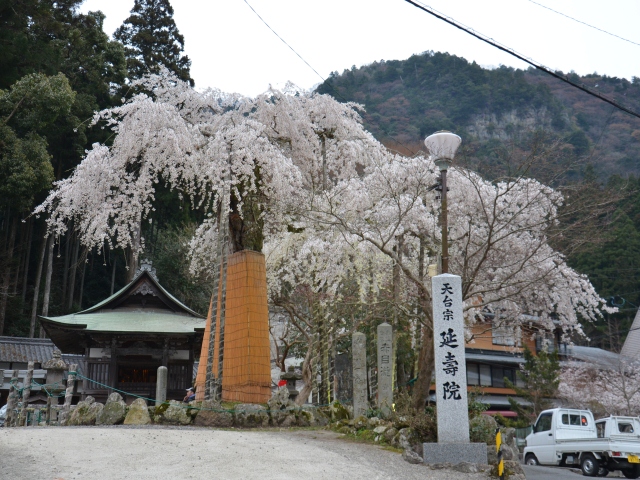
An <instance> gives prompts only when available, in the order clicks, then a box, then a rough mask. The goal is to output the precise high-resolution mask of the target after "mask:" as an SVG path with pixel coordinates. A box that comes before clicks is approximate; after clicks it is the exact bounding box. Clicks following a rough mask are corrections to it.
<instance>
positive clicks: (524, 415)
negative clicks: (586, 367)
mask: <svg viewBox="0 0 640 480" xmlns="http://www.w3.org/2000/svg"><path fill="white" fill-rule="evenodd" d="M559 373H560V362H559V361H558V354H557V353H556V352H555V351H554V352H553V353H547V352H546V351H544V350H541V351H540V352H539V353H538V355H537V356H535V355H534V354H533V353H532V352H531V350H529V349H528V348H526V347H525V349H524V365H523V368H522V370H520V371H518V372H516V375H517V376H518V379H519V380H521V382H522V386H520V385H517V384H516V385H514V384H513V383H512V382H511V381H509V379H508V378H506V377H505V379H504V383H505V386H506V387H507V388H511V389H513V390H515V392H516V395H518V396H520V397H522V398H523V399H524V400H525V401H527V402H528V403H529V404H530V405H528V406H527V405H521V404H519V403H517V402H516V401H515V400H514V399H512V398H509V403H510V404H511V409H512V410H513V411H515V412H516V413H517V414H518V420H522V421H524V420H527V421H528V423H527V425H530V424H531V423H532V422H533V421H534V420H535V419H536V417H537V416H538V414H539V413H540V412H541V411H543V410H545V409H547V408H550V407H551V402H550V400H551V399H552V398H554V397H555V395H556V392H557V391H558V386H559V385H560V379H559V377H558V375H559Z"/></svg>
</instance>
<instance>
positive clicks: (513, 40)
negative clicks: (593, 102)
mask: <svg viewBox="0 0 640 480" xmlns="http://www.w3.org/2000/svg"><path fill="white" fill-rule="evenodd" d="M247 1H248V2H249V4H250V5H251V6H252V7H253V8H254V9H255V10H256V12H257V13H258V14H260V16H261V17H262V18H263V19H264V20H265V21H266V22H267V23H268V24H269V25H270V26H271V28H273V30H275V31H276V32H277V33H278V35H280V36H281V37H282V38H283V39H284V40H285V41H286V42H287V43H288V44H289V45H291V47H293V49H295V50H296V51H297V52H298V54H300V56H302V58H304V59H305V60H306V61H307V62H308V63H309V64H310V65H311V66H312V67H313V68H314V69H315V70H316V71H317V72H318V73H319V74H320V75H321V76H322V77H327V76H328V75H329V73H330V72H332V71H338V72H342V71H343V70H344V69H345V68H351V66H352V65H355V66H357V67H359V66H362V65H366V64H369V63H372V62H374V61H376V60H378V61H379V60H381V59H384V60H402V59H406V58H408V57H410V56H411V55H412V54H414V53H421V52H424V51H427V50H434V51H441V52H449V53H451V54H455V55H458V56H460V57H464V58H466V59H467V60H469V61H476V62H477V63H479V64H481V65H483V66H487V67H488V66H494V67H495V66H499V65H509V66H513V67H518V68H526V67H527V65H526V64H524V63H523V62H521V61H519V60H517V59H515V58H513V57H511V56H509V55H507V54H506V53H503V52H501V51H499V50H497V49H496V48H493V47H491V46H489V45H487V44H485V43H483V42H481V41H479V40H477V39H475V38H473V37H471V36H470V35H468V34H466V33H464V32H462V31H460V30H458V29H456V28H454V27H452V26H451V25H448V24H446V23H445V22H443V21H441V20H438V19H436V18H435V17H432V16H431V15H428V14H427V13H424V12H422V11H420V10H418V9H417V8H416V7H414V6H412V5H410V4H408V3H406V2H405V1H404V0H323V1H315V2H312V1H305V0H247ZM423 1H424V3H425V4H426V5H429V6H430V7H432V8H434V9H436V10H438V11H439V12H442V13H444V14H446V15H448V16H449V17H452V18H454V19H455V20H457V21H458V22H461V23H463V24H465V25H466V26H468V27H471V28H473V29H474V30H476V31H478V32H480V33H483V34H484V35H486V36H488V37H491V38H493V39H495V40H496V41H498V42H500V43H502V44H504V45H506V46H508V47H510V48H512V49H514V50H516V51H518V52H519V53H521V54H523V55H524V56H526V57H529V58H532V59H534V60H535V61H537V62H539V63H542V64H543V65H545V66H547V67H549V68H552V69H554V70H562V71H564V72H569V71H571V70H573V71H575V72H577V73H579V74H588V73H593V72H598V73H601V74H606V75H609V76H617V77H625V78H627V79H629V80H631V78H632V77H633V76H637V77H640V45H637V44H640V28H639V27H638V21H639V20H640V1H638V0H610V1H608V2H602V1H596V0H553V1H552V0H536V2H537V3H538V4H542V5H545V6H547V7H550V8H553V9H554V10H557V11H559V12H562V13H564V14H565V15H569V16H571V17H574V18H576V19H578V20H581V21H582V22H585V23H589V24H591V25H593V26H595V27H598V28H600V29H602V30H606V31H608V32H610V33H613V34H615V35H618V36H620V37H624V38H625V39H627V40H631V41H632V42H635V43H636V44H633V43H630V42H628V41H624V40H621V39H619V38H615V37H613V36H611V35H608V34H606V33H602V32H600V31H598V30H594V29H593V28H590V27H587V26H585V25H582V24H580V23H577V22H575V21H573V20H570V19H568V18H566V17H564V16H562V15H559V14H557V13H554V12H551V11H549V10H547V9H545V8H543V7H541V6H539V5H538V4H536V3H534V2H533V1H531V0H485V1H478V0H423ZM133 3H134V0H87V1H86V2H85V3H84V4H83V6H82V11H84V12H87V11H90V10H101V11H102V12H103V13H104V14H105V15H106V17H107V18H106V20H105V31H106V32H107V33H108V34H109V35H111V34H112V33H113V31H114V30H115V29H116V28H117V27H118V26H120V25H121V24H122V22H123V20H124V19H125V18H126V17H127V16H128V15H129V11H130V10H131V8H132V7H133ZM171 4H172V5H173V8H174V10H175V14H174V19H175V22H176V24H177V26H178V29H179V31H180V33H182V35H184V38H185V52H186V54H187V55H189V57H190V58H191V62H192V63H191V76H192V77H193V79H194V80H195V82H196V88H205V87H217V88H219V89H221V90H223V91H226V92H238V93H242V94H245V95H250V96H253V95H256V94H258V93H261V92H263V91H264V90H266V89H267V88H268V87H269V85H273V86H275V87H281V86H283V85H284V83H285V82H286V81H288V80H290V81H292V82H293V83H295V84H296V85H298V86H300V87H302V88H312V87H313V86H314V85H316V84H318V83H319V82H321V81H322V80H321V79H320V77H318V75H317V74H316V73H315V72H314V71H313V70H312V69H311V68H309V67H308V66H307V65H306V64H305V63H304V62H303V61H302V60H301V59H300V58H299V57H298V56H296V54H295V53H293V52H292V51H291V50H290V49H289V48H288V47H287V46H286V45H285V44H283V43H282V41H281V40H279V39H278V38H277V37H276V36H275V35H274V34H273V32H271V31H270V30H269V29H268V28H267V27H266V26H265V25H264V23H262V22H261V21H260V19H259V18H258V17H257V16H256V14H255V13H254V12H253V11H252V10H251V9H250V8H249V6H248V5H247V3H246V2H245V1H244V0H172V1H171Z"/></svg>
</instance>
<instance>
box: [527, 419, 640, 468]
mask: <svg viewBox="0 0 640 480" xmlns="http://www.w3.org/2000/svg"><path fill="white" fill-rule="evenodd" d="M598 424H599V425H598V426H596V422H595V421H594V419H593V414H592V413H591V412H590V411H589V410H573V409H567V408H554V409H551V410H545V411H544V412H542V413H541V414H540V415H539V416H538V419H537V420H536V423H535V425H534V427H533V432H532V433H531V434H530V435H528V436H527V446H526V448H525V449H524V461H525V463H526V464H527V465H550V466H552V465H557V466H562V467H564V466H569V465H580V468H581V469H582V473H583V475H585V476H587V477H595V476H606V475H607V474H608V473H609V472H610V471H614V470H619V471H621V472H622V474H623V475H624V476H625V477H626V478H638V477H640V437H638V435H637V434H636V433H635V432H637V431H638V430H639V429H640V423H638V419H634V418H632V417H609V418H606V419H602V420H599V421H598ZM607 435H608V436H607Z"/></svg>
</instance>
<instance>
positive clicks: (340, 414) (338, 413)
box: [329, 402, 349, 422]
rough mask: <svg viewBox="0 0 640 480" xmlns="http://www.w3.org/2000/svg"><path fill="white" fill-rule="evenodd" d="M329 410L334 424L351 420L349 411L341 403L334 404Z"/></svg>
mask: <svg viewBox="0 0 640 480" xmlns="http://www.w3.org/2000/svg"><path fill="white" fill-rule="evenodd" d="M329 410H330V411H331V420H333V421H334V422H335V421H337V420H349V410H347V409H346V408H345V407H344V405H342V404H341V403H340V402H333V403H332V404H331V405H330V406H329Z"/></svg>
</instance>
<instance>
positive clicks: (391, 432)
mask: <svg viewBox="0 0 640 480" xmlns="http://www.w3.org/2000/svg"><path fill="white" fill-rule="evenodd" d="M397 433H398V430H396V429H395V428H393V427H391V428H387V430H386V431H385V432H384V434H383V437H384V439H385V440H386V441H387V442H389V443H391V442H392V441H393V439H394V437H395V436H396V435H397Z"/></svg>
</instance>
